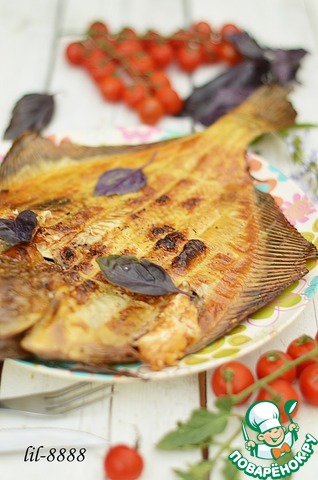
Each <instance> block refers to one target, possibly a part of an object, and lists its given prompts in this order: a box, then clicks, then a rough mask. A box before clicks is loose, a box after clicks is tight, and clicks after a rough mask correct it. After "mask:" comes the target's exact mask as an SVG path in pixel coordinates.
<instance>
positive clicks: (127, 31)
mask: <svg viewBox="0 0 318 480" xmlns="http://www.w3.org/2000/svg"><path fill="white" fill-rule="evenodd" d="M118 38H120V39H125V40H136V39H137V38H138V35H137V33H136V32H135V30H134V29H133V28H130V27H124V28H122V29H121V30H120V32H119V34H118Z"/></svg>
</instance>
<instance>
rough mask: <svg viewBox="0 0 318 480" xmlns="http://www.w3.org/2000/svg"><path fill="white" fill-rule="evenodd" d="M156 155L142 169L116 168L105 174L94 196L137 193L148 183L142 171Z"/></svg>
mask: <svg viewBox="0 0 318 480" xmlns="http://www.w3.org/2000/svg"><path fill="white" fill-rule="evenodd" d="M156 155H157V152H154V154H153V155H152V157H151V159H150V160H149V162H147V163H146V164H145V165H143V166H142V167H140V168H115V169H113V170H108V172H105V173H103V174H102V175H101V176H100V177H99V179H98V182H97V183H96V185H95V190H94V195H95V196H97V197H98V196H106V197H108V196H110V195H116V194H117V195H123V194H124V193H130V192H137V191H138V190H140V189H141V188H142V187H144V186H145V185H146V183H147V177H146V175H145V174H144V173H143V171H142V169H143V168H145V167H147V166H148V165H149V164H150V163H152V162H153V161H154V159H155V158H156Z"/></svg>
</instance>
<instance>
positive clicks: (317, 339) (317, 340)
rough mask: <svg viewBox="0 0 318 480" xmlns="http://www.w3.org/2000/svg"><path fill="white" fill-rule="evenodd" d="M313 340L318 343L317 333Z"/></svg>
mask: <svg viewBox="0 0 318 480" xmlns="http://www.w3.org/2000/svg"><path fill="white" fill-rule="evenodd" d="M315 340H316V342H318V332H317V333H316V336H315Z"/></svg>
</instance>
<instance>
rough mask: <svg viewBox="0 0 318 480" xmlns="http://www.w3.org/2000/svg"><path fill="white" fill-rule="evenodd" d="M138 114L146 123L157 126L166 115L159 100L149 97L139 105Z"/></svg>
mask: <svg viewBox="0 0 318 480" xmlns="http://www.w3.org/2000/svg"><path fill="white" fill-rule="evenodd" d="M137 112H138V114H139V117H140V119H141V120H142V121H143V122H144V123H146V124H148V125H155V124H156V123H157V122H158V120H160V118H161V117H162V116H163V115H164V108H163V105H162V103H161V102H160V101H159V100H158V98H156V97H154V96H147V97H146V98H145V99H144V100H142V101H141V102H140V103H138V105H137Z"/></svg>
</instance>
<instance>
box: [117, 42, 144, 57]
mask: <svg viewBox="0 0 318 480" xmlns="http://www.w3.org/2000/svg"><path fill="white" fill-rule="evenodd" d="M116 51H117V53H119V54H120V55H122V56H123V57H130V56H131V55H134V54H138V53H140V52H141V51H142V44H141V42H139V40H137V39H134V38H132V39H129V40H121V41H120V42H118V44H117V45H116Z"/></svg>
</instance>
